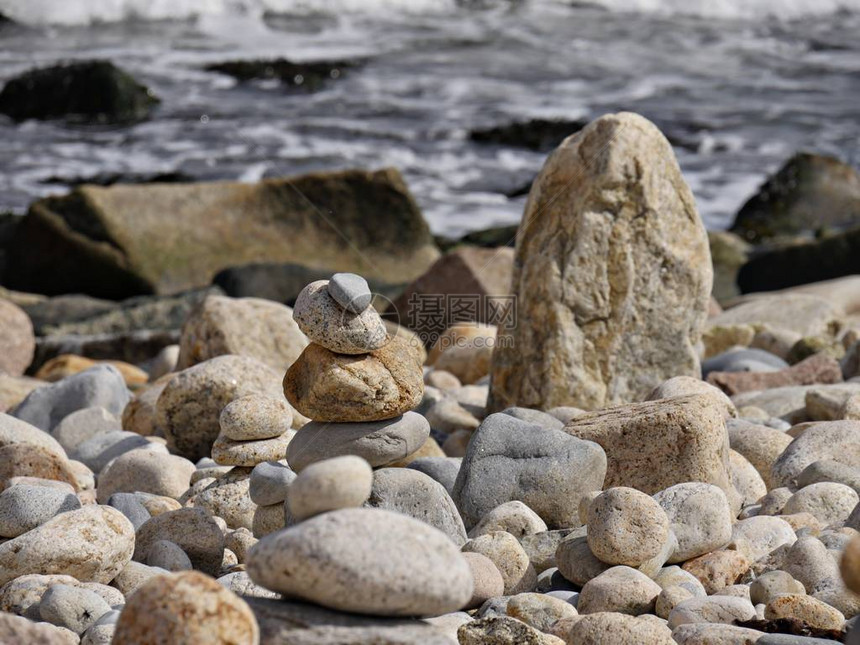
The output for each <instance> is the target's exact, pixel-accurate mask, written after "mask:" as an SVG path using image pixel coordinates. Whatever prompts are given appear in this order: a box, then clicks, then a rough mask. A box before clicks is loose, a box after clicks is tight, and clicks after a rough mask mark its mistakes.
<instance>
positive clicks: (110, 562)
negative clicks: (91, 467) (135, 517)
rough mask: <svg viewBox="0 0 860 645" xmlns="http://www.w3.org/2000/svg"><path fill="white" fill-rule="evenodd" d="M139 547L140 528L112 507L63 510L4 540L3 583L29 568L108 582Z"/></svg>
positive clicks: (0, 566)
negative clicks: (136, 533)
mask: <svg viewBox="0 0 860 645" xmlns="http://www.w3.org/2000/svg"><path fill="white" fill-rule="evenodd" d="M133 550H134V527H133V526H132V524H131V522H129V521H128V520H127V519H126V517H125V515H123V514H122V513H120V512H119V511H118V510H116V509H115V508H112V507H110V506H97V505H90V506H84V507H83V508H81V509H78V510H75V511H68V512H66V513H60V514H59V515H57V516H56V517H53V518H51V519H50V520H48V521H47V522H45V523H44V524H42V525H40V526H38V527H36V528H34V529H32V530H30V531H27V532H26V533H24V534H23V535H20V536H19V537H17V538H14V539H12V540H9V541H7V542H4V543H3V544H0V585H4V584H6V583H7V582H9V581H10V580H12V579H14V578H17V577H19V576H23V575H26V574H28V573H41V574H53V573H62V574H66V575H70V576H73V577H75V578H77V579H78V580H80V581H82V582H100V583H103V584H107V583H108V582H110V581H111V580H113V578H114V577H115V576H116V575H117V573H119V572H120V571H121V570H122V569H123V568H124V567H125V565H126V564H128V562H129V560H131V555H132V551H133Z"/></svg>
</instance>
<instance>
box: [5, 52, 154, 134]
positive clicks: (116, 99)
mask: <svg viewBox="0 0 860 645" xmlns="http://www.w3.org/2000/svg"><path fill="white" fill-rule="evenodd" d="M158 102H159V100H158V98H156V97H155V95H154V94H153V93H152V92H151V91H150V90H149V89H148V88H147V87H146V86H144V85H141V84H140V83H138V82H137V81H136V80H135V79H134V78H133V77H132V76H131V75H130V74H128V73H127V72H125V71H123V70H121V69H120V68H118V67H117V66H116V65H114V64H113V63H111V62H110V61H106V60H90V61H80V62H75V63H67V64H63V65H55V66H53V67H45V68H41V69H34V70H31V71H29V72H25V73H24V74H21V75H20V76H17V77H15V78H13V79H11V80H10V81H9V82H7V83H6V85H5V86H4V87H3V90H2V91H0V113H3V114H6V115H7V116H9V117H11V118H12V119H13V120H15V121H24V120H26V119H66V120H67V121H70V122H75V123H87V124H120V123H133V122H136V121H141V120H144V119H146V118H148V117H149V115H150V112H151V110H152V108H153V107H154V106H155V105H157V104H158Z"/></svg>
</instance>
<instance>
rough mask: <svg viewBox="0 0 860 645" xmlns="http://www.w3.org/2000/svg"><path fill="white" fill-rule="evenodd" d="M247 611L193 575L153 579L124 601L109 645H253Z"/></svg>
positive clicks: (253, 625)
mask: <svg viewBox="0 0 860 645" xmlns="http://www.w3.org/2000/svg"><path fill="white" fill-rule="evenodd" d="M259 642H260V629H259V627H258V626H257V620H256V618H254V614H253V612H252V611H251V608H250V607H248V605H247V604H246V603H245V601H244V600H242V599H241V598H239V596H237V595H236V594H234V593H231V592H230V591H228V590H227V589H225V588H224V587H223V586H221V585H220V584H218V583H217V582H216V581H215V580H213V579H212V578H210V577H208V576H206V575H203V574H202V573H199V572H197V571H185V572H182V573H176V574H169V575H160V576H155V577H153V578H151V579H149V580H148V581H146V582H145V583H143V585H141V586H140V587H138V589H137V590H136V591H135V592H134V593H133V594H132V595H131V596H130V597H129V598H128V601H127V602H126V605H125V607H124V608H123V610H122V613H121V614H120V617H119V621H117V624H116V631H115V632H114V637H113V643H114V645H199V644H201V643H207V644H209V643H211V644H212V645H233V644H237V645H238V644H240V643H241V644H242V645H245V644H247V645H257V644H258V643H259Z"/></svg>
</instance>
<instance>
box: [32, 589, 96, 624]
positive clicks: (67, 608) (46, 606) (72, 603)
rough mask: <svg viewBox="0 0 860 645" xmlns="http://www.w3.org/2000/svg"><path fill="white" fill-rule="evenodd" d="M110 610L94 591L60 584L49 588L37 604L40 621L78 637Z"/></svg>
mask: <svg viewBox="0 0 860 645" xmlns="http://www.w3.org/2000/svg"><path fill="white" fill-rule="evenodd" d="M110 610H111V608H110V605H109V604H107V602H105V600H104V598H102V597H101V596H99V595H98V594H97V593H95V592H94V591H90V590H89V589H84V588H81V587H72V586H69V585H62V584H60V585H53V586H52V587H49V588H48V590H47V591H46V592H45V595H43V596H42V600H41V602H40V603H39V616H40V617H41V618H42V620H44V621H45V622H48V623H51V624H52V625H56V626H57V627H65V628H66V629H69V630H71V631H73V632H75V633H76V634H78V635H80V634H83V633H84V632H85V631H86V630H87V629H88V628H89V627H90V626H91V625H93V624H94V623H95V622H96V621H97V620H98V619H99V618H101V617H102V616H103V615H104V614H106V613H108V612H109V611H110Z"/></svg>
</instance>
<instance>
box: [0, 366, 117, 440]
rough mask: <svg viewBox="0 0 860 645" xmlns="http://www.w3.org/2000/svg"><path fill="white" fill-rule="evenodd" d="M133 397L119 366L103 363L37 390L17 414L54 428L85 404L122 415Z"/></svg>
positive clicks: (27, 419)
mask: <svg viewBox="0 0 860 645" xmlns="http://www.w3.org/2000/svg"><path fill="white" fill-rule="evenodd" d="M130 400H131V394H130V393H129V391H128V388H127V387H126V385H125V380H124V379H123V377H122V374H120V372H119V370H117V369H116V368H115V367H114V366H113V365H106V364H101V365H97V366H95V367H92V368H90V369H88V370H85V371H83V372H79V373H78V374H73V375H72V376H67V377H66V378H64V379H63V380H61V381H58V382H57V383H52V384H51V385H46V386H44V387H40V388H37V389H35V390H33V391H32V392H31V393H30V394H29V395H28V396H27V398H26V399H24V400H23V401H22V402H21V403H20V404H19V405H18V406H17V407H16V408H15V410H14V411H13V415H14V416H15V417H17V418H19V419H21V420H22V421H26V422H27V423H30V424H32V425H34V426H36V427H37V428H40V429H42V430H44V431H46V432H50V431H51V430H53V429H54V428H55V427H56V426H57V424H59V423H60V422H61V421H62V420H63V419H65V418H66V417H67V416H68V415H70V414H71V413H72V412H77V411H78V410H82V409H84V408H93V407H101V408H104V409H105V410H107V411H108V412H110V413H111V414H113V415H114V416H120V415H121V414H122V411H123V408H125V406H126V404H127V403H128V402H129V401H130Z"/></svg>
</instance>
